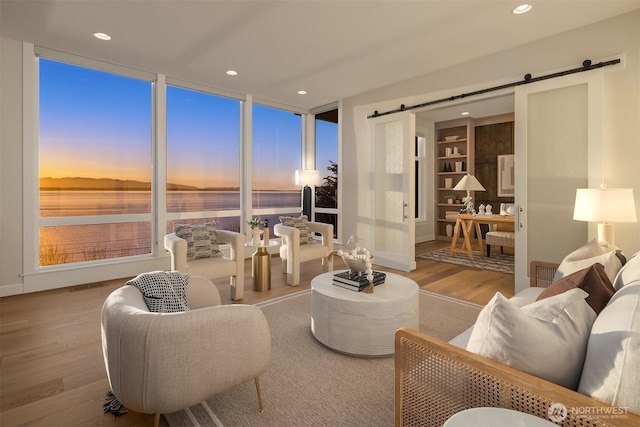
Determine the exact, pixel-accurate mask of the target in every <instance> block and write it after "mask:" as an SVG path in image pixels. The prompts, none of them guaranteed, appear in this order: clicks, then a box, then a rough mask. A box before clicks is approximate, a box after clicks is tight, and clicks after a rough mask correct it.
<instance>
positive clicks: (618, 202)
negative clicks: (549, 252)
mask: <svg viewBox="0 0 640 427" xmlns="http://www.w3.org/2000/svg"><path fill="white" fill-rule="evenodd" d="M573 219H574V220H577V221H589V222H599V224H598V242H599V243H600V244H601V245H603V246H614V232H613V224H611V223H612V222H636V221H637V220H638V219H637V217H636V204H635V201H634V198H633V188H607V186H606V185H605V184H602V185H601V186H600V188H578V189H576V203H575V206H574V210H573Z"/></svg>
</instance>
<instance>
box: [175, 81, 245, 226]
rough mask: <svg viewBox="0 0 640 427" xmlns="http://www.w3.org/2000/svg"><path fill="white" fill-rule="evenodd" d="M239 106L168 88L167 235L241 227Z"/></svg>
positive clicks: (222, 99) (213, 96) (224, 100)
mask: <svg viewBox="0 0 640 427" xmlns="http://www.w3.org/2000/svg"><path fill="white" fill-rule="evenodd" d="M240 111H241V105H240V101H238V100H236V99H230V98H224V97H221V96H217V95H213V94H210V93H205V92H200V91H196V90H191V89H186V88H182V87H177V86H171V85H169V86H167V197H166V201H167V231H169V232H170V231H173V225H174V224H175V223H177V222H180V223H195V222H199V223H202V222H206V221H215V222H216V224H217V227H218V228H219V229H224V230H233V231H237V232H239V231H240V230H241V227H240V170H241V167H240Z"/></svg>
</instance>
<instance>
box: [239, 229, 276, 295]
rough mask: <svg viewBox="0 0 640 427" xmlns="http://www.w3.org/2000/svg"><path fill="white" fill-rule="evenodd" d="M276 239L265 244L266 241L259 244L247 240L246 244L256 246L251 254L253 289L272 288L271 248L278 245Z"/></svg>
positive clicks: (259, 290)
mask: <svg viewBox="0 0 640 427" xmlns="http://www.w3.org/2000/svg"><path fill="white" fill-rule="evenodd" d="M279 244H280V243H279V242H278V241H276V240H269V241H268V242H267V244H266V245H265V243H264V241H261V242H260V243H258V244H254V243H253V242H246V243H245V244H244V245H245V246H247V247H251V248H256V251H255V252H254V253H253V255H252V256H251V277H253V290H254V291H256V292H264V291H268V290H270V289H271V254H270V253H269V248H272V247H275V246H278V245H279Z"/></svg>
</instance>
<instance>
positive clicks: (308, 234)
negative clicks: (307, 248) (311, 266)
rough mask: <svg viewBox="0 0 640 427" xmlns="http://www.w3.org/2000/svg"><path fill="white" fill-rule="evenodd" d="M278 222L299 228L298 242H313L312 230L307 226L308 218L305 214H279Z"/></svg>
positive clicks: (304, 243) (303, 243) (302, 243)
mask: <svg viewBox="0 0 640 427" xmlns="http://www.w3.org/2000/svg"><path fill="white" fill-rule="evenodd" d="M280 222H281V223H282V224H283V225H286V226H287V227H295V228H297V229H298V230H300V244H301V245H306V244H307V243H315V240H314V238H313V232H312V231H311V228H309V224H308V222H309V220H308V219H307V216H306V215H302V216H281V217H280Z"/></svg>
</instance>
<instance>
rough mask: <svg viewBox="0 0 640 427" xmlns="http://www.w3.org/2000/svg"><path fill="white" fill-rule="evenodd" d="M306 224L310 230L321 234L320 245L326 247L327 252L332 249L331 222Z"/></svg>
mask: <svg viewBox="0 0 640 427" xmlns="http://www.w3.org/2000/svg"><path fill="white" fill-rule="evenodd" d="M308 224H309V228H310V229H311V231H313V232H314V233H319V234H320V235H321V236H322V246H326V247H328V248H329V252H331V251H333V224H325V223H323V222H309V223H308Z"/></svg>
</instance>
